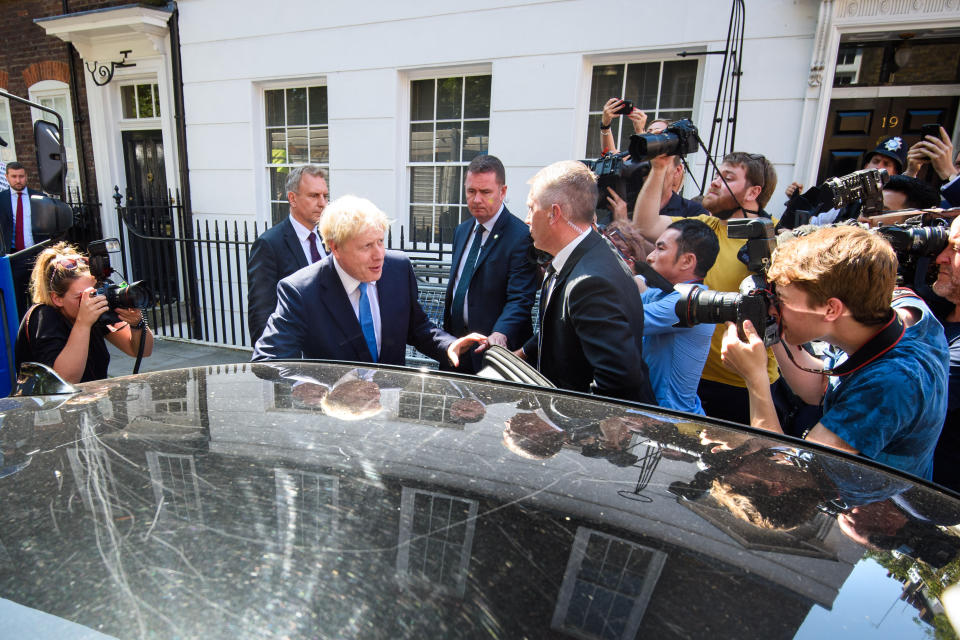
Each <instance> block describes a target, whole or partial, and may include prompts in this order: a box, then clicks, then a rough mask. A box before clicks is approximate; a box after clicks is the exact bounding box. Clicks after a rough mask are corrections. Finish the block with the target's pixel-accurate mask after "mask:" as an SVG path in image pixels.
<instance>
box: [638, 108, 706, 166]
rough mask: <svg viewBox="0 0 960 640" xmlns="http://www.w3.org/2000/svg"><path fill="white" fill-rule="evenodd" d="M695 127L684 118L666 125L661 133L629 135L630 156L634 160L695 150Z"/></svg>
mask: <svg viewBox="0 0 960 640" xmlns="http://www.w3.org/2000/svg"><path fill="white" fill-rule="evenodd" d="M697 141H698V136H697V128H696V127H695V126H694V125H693V123H692V122H690V120H688V119H687V118H684V119H683V120H677V121H676V122H671V123H670V124H669V125H667V128H666V129H665V130H664V131H663V133H635V134H633V135H632V136H630V157H631V158H632V159H633V161H634V162H640V161H642V160H649V159H650V158H655V157H657V156H661V155H664V154H665V155H668V156H685V155H687V154H688V153H693V152H694V151H696V150H697V144H698V142H697Z"/></svg>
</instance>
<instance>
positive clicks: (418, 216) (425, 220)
mask: <svg viewBox="0 0 960 640" xmlns="http://www.w3.org/2000/svg"><path fill="white" fill-rule="evenodd" d="M410 227H411V229H410V238H409V240H410V241H411V242H430V241H431V240H433V237H432V235H431V231H432V229H433V207H410Z"/></svg>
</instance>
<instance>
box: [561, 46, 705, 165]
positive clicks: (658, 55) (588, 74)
mask: <svg viewBox="0 0 960 640" xmlns="http://www.w3.org/2000/svg"><path fill="white" fill-rule="evenodd" d="M679 51H680V49H659V50H657V51H647V52H636V53H619V54H614V55H600V56H591V57H589V58H588V59H587V60H586V64H585V68H584V82H583V85H584V87H585V88H586V91H585V92H584V95H583V111H582V113H583V114H584V115H583V118H582V120H581V122H582V123H583V124H582V126H581V127H580V133H579V134H578V135H579V136H582V138H581V139H579V140H578V141H577V148H578V149H580V150H581V152H582V153H583V154H584V156H583V157H585V158H586V157H588V156H587V155H586V153H587V133H588V130H589V126H590V116H591V115H595V114H597V113H599V112H597V111H591V110H590V94H591V93H592V92H593V68H594V67H599V66H605V65H630V64H649V63H651V62H659V63H660V65H661V66H660V69H661V71H660V78H659V84H658V90H657V109H656V110H655V111H653V112H647V122H648V123H649V122H651V121H652V120H654V119H656V118H657V117H658V115H659V113H660V108H659V107H660V93H661V88H662V85H663V63H664V62H677V61H683V60H693V61H696V62H697V73H696V74H695V76H696V81H695V87H694V91H693V104H692V105H691V106H690V112H691V115H690V121H691V122H693V123H694V124H697V122H698V118H699V117H700V106H701V102H702V99H703V96H702V92H703V77H704V73H705V68H706V66H707V65H706V64H704V63H703V61H702V56H697V55H691V56H688V57H686V58H680V57H679V56H677V53H678V52H679ZM687 51H690V52H691V53H695V52H699V51H703V48H702V47H701V48H696V47H690V48H687ZM624 77H626V76H624ZM609 97H611V98H613V97H615V96H609ZM616 97H621V96H616ZM679 110H680V109H664V111H679ZM618 119H619V120H621V121H625V122H623V124H624V125H627V122H626V121H628V119H627V118H626V117H625V116H621V117H620V118H618ZM627 126H628V125H627ZM620 151H626V149H620ZM692 159H693V156H692V155H691V156H690V157H688V162H690V161H691V160H692ZM691 169H693V163H692V162H691Z"/></svg>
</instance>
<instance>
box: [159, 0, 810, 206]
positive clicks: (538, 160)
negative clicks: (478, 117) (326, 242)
mask: <svg viewBox="0 0 960 640" xmlns="http://www.w3.org/2000/svg"><path fill="white" fill-rule="evenodd" d="M747 4H748V6H747V12H746V38H745V43H744V63H743V71H744V75H743V85H742V89H741V94H740V117H739V127H738V131H737V145H736V146H737V147H738V148H740V149H744V150H748V151H753V152H761V153H764V154H766V155H767V156H768V157H769V158H770V159H771V160H772V161H773V162H774V164H775V165H776V168H777V172H778V175H779V182H780V184H781V185H786V184H787V183H789V182H790V180H791V179H792V177H793V164H794V161H795V157H796V155H797V131H798V130H799V129H800V120H801V117H802V113H803V106H804V99H805V98H806V96H807V90H808V86H807V79H808V75H809V69H810V60H811V54H812V49H813V42H814V33H815V31H816V27H817V16H818V11H819V8H820V2H818V1H816V0H764V1H763V2H748V3H747ZM178 6H179V9H180V30H181V46H182V55H183V70H184V93H185V105H186V125H187V141H188V153H189V164H190V181H191V188H192V201H193V210H194V214H195V215H197V216H198V217H201V218H202V217H204V216H215V217H221V216H231V217H232V216H243V217H246V218H247V219H251V220H252V219H259V220H261V221H263V220H267V219H268V217H269V212H268V205H267V203H268V190H267V184H266V171H265V170H264V169H263V164H264V162H265V158H264V153H265V151H264V150H263V148H262V147H263V145H264V142H263V136H264V134H263V107H262V90H263V86H264V85H265V84H268V85H269V83H273V82H275V81H288V80H291V81H298V83H299V84H301V85H302V84H303V83H304V82H303V81H311V80H312V81H316V80H323V81H325V82H326V84H327V86H328V96H329V123H330V169H331V183H332V186H333V192H334V195H338V194H344V193H350V192H353V193H357V194H360V195H364V196H366V197H369V198H371V199H372V200H373V201H374V202H376V203H378V204H379V205H380V206H381V207H382V208H383V209H384V210H385V211H386V212H387V213H388V214H389V215H391V216H392V217H394V218H396V219H397V221H398V222H403V223H405V222H406V219H407V212H406V204H405V202H406V199H405V198H406V169H405V161H406V154H407V143H406V138H407V135H408V134H407V129H408V126H409V125H408V122H407V119H408V114H409V96H408V86H409V78H410V77H411V76H414V77H416V76H418V75H420V74H422V73H423V72H424V70H431V69H433V70H437V71H439V72H440V74H442V73H446V72H447V71H452V72H458V71H462V70H463V69H464V68H466V69H468V70H469V69H486V70H489V72H491V73H492V89H491V113H490V152H491V153H493V154H495V155H497V156H499V157H500V158H501V160H503V162H504V164H505V165H506V167H507V183H508V186H509V187H510V191H509V193H508V205H509V206H510V207H511V208H512V209H513V211H514V213H518V214H520V215H523V212H524V211H525V205H524V203H525V200H526V195H527V186H526V184H525V182H526V180H527V179H529V178H530V177H531V176H532V175H533V174H534V173H535V172H536V171H537V169H539V168H540V167H542V166H544V165H546V164H549V163H550V162H553V161H556V160H560V159H566V158H582V157H584V150H585V144H586V139H585V135H586V128H587V107H588V98H589V92H590V81H591V76H590V73H591V67H592V66H593V65H594V64H597V63H601V62H608V61H619V62H626V61H632V60H636V59H640V58H643V57H649V56H650V55H651V54H652V55H653V56H655V57H663V58H666V59H671V58H673V57H674V54H675V53H676V52H677V51H680V50H683V49H688V50H700V51H704V50H722V49H723V47H724V45H725V41H726V35H727V27H728V21H729V15H730V5H729V4H728V3H725V2H715V1H714V0H677V1H676V2H673V3H671V4H670V6H669V11H666V12H661V14H662V15H663V16H664V17H663V18H660V19H658V21H657V23H656V24H653V23H652V22H651V21H650V20H648V19H645V17H644V15H643V13H644V12H639V13H638V8H643V6H644V3H637V2H629V1H626V0H622V1H615V2H608V3H604V4H603V5H602V6H601V5H598V4H597V3H595V2H590V1H588V0H570V1H560V0H558V1H555V2H532V1H530V2H526V1H519V0H513V1H511V0H499V1H494V0H489V1H486V2H478V1H475V2H470V3H459V4H456V5H451V4H450V3H447V2H441V1H439V0H432V1H424V2H417V3H394V2H386V1H383V0H372V1H370V2H365V3H322V4H318V3H315V2H308V1H307V0H288V1H287V2H284V3H281V4H275V5H268V4H264V3H261V2H253V1H252V0H180V2H178ZM631 12H633V13H638V15H637V16H636V18H631V17H630V14H631ZM677 59H679V58H677ZM721 63H722V56H705V57H702V58H701V63H700V64H701V66H700V70H701V74H700V79H699V82H698V92H697V99H696V102H695V105H694V117H695V120H696V122H697V124H698V126H699V127H700V128H701V130H702V131H709V122H710V119H711V117H712V115H713V108H714V100H715V97H716V91H717V86H718V83H719V79H720V78H719V76H720V69H721ZM428 75H439V74H435V73H428ZM421 77H422V76H421ZM695 161H696V166H697V167H699V169H698V170H696V171H695V173H696V175H697V177H698V178H699V174H700V171H702V159H695ZM781 193H782V188H778V189H777V194H778V195H777V196H775V199H774V201H773V202H772V203H771V207H770V208H771V210H778V207H779V202H782V196H781V195H779V194H781Z"/></svg>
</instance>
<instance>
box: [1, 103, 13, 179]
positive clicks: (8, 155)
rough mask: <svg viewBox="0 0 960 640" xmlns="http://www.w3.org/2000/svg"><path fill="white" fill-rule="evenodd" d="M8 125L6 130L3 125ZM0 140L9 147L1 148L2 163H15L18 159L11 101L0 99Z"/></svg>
mask: <svg viewBox="0 0 960 640" xmlns="http://www.w3.org/2000/svg"><path fill="white" fill-rule="evenodd" d="M3 124H6V125H7V126H6V128H4V127H3V126H2V125H3ZM0 138H3V140H4V142H6V143H7V146H5V147H0V162H4V163H7V162H14V161H15V160H16V159H17V144H16V141H15V140H14V139H13V117H12V116H11V114H10V101H9V100H7V99H6V98H0Z"/></svg>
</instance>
